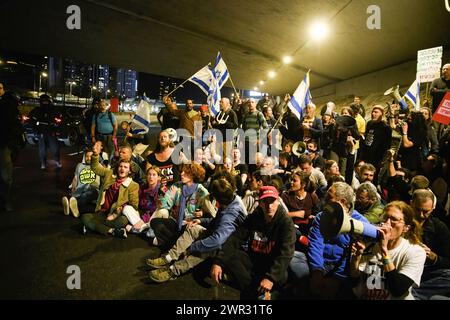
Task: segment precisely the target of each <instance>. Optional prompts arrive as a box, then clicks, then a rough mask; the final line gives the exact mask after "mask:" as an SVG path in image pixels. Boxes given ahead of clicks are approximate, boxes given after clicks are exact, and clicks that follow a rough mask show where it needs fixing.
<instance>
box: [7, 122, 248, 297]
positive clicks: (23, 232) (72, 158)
mask: <svg viewBox="0 0 450 320" xmlns="http://www.w3.org/2000/svg"><path fill="white" fill-rule="evenodd" d="M152 130H154V132H155V133H156V132H157V131H158V130H157V128H152ZM77 151H79V150H77V148H67V147H62V149H61V155H62V165H63V168H62V169H61V170H60V171H58V170H56V166H55V164H54V163H53V162H49V163H48V168H47V170H46V171H41V170H40V166H39V159H38V148H37V146H33V145H27V146H26V147H25V148H24V149H23V150H22V151H21V152H20V154H19V155H18V157H17V159H16V162H15V167H14V177H15V182H14V186H13V204H14V212H11V213H6V212H0V217H1V219H0V221H1V222H0V243H1V244H2V250H1V258H0V261H1V262H0V299H160V300H185V299H194V300H195V299H202V300H211V299H219V300H222V299H227V300H234V299H238V298H239V292H238V291H237V290H236V289H234V288H232V287H229V286H227V285H221V286H220V287H219V288H218V289H217V288H214V286H212V282H211V279H209V278H208V277H207V275H208V270H207V268H198V270H197V271H194V272H191V273H188V274H186V275H184V276H182V277H180V278H178V279H176V280H174V281H169V282H166V283H163V284H154V283H151V282H150V281H149V280H148V278H147V271H148V269H147V268H145V267H144V265H145V264H144V260H145V259H146V258H149V257H157V256H159V254H160V251H159V249H157V248H155V247H153V246H151V245H149V243H148V241H147V240H146V239H144V238H141V237H139V236H137V235H134V234H130V235H129V236H128V238H127V239H119V238H113V237H104V236H101V235H97V234H94V233H88V234H87V235H85V236H83V235H82V234H81V232H80V231H81V221H80V220H79V219H77V218H74V217H73V216H65V215H64V214H63V211H62V206H61V197H62V196H64V195H66V193H67V190H68V186H69V184H70V182H71V179H72V177H73V173H74V169H75V166H76V164H77V163H78V162H79V161H81V156H82V155H81V154H74V153H77ZM69 154H72V155H69ZM49 157H50V158H51V155H49ZM71 266H75V268H77V267H79V270H80V271H81V278H80V280H81V281H80V283H81V288H80V289H72V290H71V289H68V286H67V281H68V278H69V277H70V276H71V275H73V271H72V273H69V274H68V273H67V271H68V268H69V271H70V268H74V267H71ZM202 269H205V270H202ZM72 279H73V278H72ZM69 283H70V279H69ZM72 283H74V282H72Z"/></svg>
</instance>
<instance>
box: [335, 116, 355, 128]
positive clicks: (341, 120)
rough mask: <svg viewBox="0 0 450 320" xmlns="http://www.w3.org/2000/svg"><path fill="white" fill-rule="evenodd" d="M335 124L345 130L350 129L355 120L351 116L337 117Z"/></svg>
mask: <svg viewBox="0 0 450 320" xmlns="http://www.w3.org/2000/svg"><path fill="white" fill-rule="evenodd" d="M336 124H337V125H338V126H340V127H343V128H345V129H350V128H351V127H353V126H354V125H355V124H356V120H355V118H353V117H351V116H338V117H337V118H336Z"/></svg>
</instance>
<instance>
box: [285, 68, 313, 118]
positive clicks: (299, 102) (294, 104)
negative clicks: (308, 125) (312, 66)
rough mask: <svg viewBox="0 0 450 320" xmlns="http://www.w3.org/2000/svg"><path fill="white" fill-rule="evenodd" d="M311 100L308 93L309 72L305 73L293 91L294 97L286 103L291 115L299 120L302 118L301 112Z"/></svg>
mask: <svg viewBox="0 0 450 320" xmlns="http://www.w3.org/2000/svg"><path fill="white" fill-rule="evenodd" d="M311 100H312V97H311V92H310V91H309V71H308V72H307V73H306V75H305V78H304V79H303V81H302V82H301V83H300V85H299V86H298V88H297V90H295V92H294V95H293V96H292V97H291V100H290V101H289V103H288V106H289V108H290V109H291V111H292V113H294V114H295V115H296V116H297V118H298V119H299V120H300V119H301V118H302V117H303V110H304V109H305V108H306V106H307V105H308V103H310V102H311Z"/></svg>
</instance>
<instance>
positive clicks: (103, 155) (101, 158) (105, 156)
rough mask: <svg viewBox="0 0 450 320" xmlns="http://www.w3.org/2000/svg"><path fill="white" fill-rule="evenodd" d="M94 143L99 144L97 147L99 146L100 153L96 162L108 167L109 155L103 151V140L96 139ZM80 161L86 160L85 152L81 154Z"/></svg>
mask: <svg viewBox="0 0 450 320" xmlns="http://www.w3.org/2000/svg"><path fill="white" fill-rule="evenodd" d="M96 144H97V145H99V148H100V153H99V155H98V163H99V164H101V165H102V166H104V167H105V168H110V167H111V166H110V163H109V156H108V154H107V153H106V152H105V151H103V142H102V141H100V140H98V141H96V142H95V144H94V145H96ZM81 162H82V163H85V162H86V159H85V154H83V159H82V160H81Z"/></svg>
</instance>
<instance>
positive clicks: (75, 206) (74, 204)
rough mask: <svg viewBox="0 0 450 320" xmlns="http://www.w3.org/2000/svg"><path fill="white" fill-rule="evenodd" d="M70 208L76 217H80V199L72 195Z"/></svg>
mask: <svg viewBox="0 0 450 320" xmlns="http://www.w3.org/2000/svg"><path fill="white" fill-rule="evenodd" d="M64 198H65V197H64ZM66 199H67V198H66ZM69 208H70V211H72V214H73V216H74V217H75V218H78V217H79V216H80V211H78V201H77V199H76V198H74V197H70V200H69Z"/></svg>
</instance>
